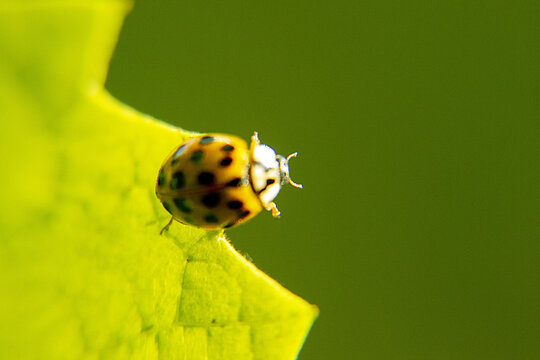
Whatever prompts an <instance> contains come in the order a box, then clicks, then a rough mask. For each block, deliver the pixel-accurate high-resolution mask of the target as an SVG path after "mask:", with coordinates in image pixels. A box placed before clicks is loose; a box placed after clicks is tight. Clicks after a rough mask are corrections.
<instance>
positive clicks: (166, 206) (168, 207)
mask: <svg viewBox="0 0 540 360" xmlns="http://www.w3.org/2000/svg"><path fill="white" fill-rule="evenodd" d="M161 204H163V207H164V208H165V210H167V211H168V212H169V213H170V214H172V213H173V212H172V211H171V210H172V208H171V204H169V203H168V202H166V201H162V202H161Z"/></svg>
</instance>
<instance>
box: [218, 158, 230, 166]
mask: <svg viewBox="0 0 540 360" xmlns="http://www.w3.org/2000/svg"><path fill="white" fill-rule="evenodd" d="M231 164H232V158H230V157H226V158H225V159H223V160H221V162H220V163H219V165H221V166H229V165H231Z"/></svg>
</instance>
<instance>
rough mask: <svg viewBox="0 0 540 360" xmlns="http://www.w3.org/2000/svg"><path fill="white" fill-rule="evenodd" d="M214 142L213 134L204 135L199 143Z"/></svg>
mask: <svg viewBox="0 0 540 360" xmlns="http://www.w3.org/2000/svg"><path fill="white" fill-rule="evenodd" d="M212 142H214V137H213V136H203V137H202V139H201V141H199V144H200V145H207V144H210V143H212Z"/></svg>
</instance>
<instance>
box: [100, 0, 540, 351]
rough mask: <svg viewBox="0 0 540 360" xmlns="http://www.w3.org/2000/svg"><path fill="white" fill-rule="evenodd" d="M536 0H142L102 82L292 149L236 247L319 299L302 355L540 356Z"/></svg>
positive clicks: (187, 121) (166, 112)
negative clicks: (268, 209)
mask: <svg viewBox="0 0 540 360" xmlns="http://www.w3.org/2000/svg"><path fill="white" fill-rule="evenodd" d="M539 14H540V2H538V1H532V0H531V1H514V2H507V1H452V2H434V1H353V0H351V1H346V0H338V1H313V0H311V1H253V2H249V1H205V2H193V1H161V2H156V1H147V0H146V1H145V0H139V1H136V3H135V8H134V10H133V12H132V13H131V15H130V16H129V17H128V18H127V21H126V24H125V26H124V28H123V31H122V34H121V37H120V42H119V44H118V48H117V50H116V53H115V55H114V58H113V60H112V65H111V70H110V74H109V79H108V83H107V88H108V89H109V90H110V91H111V93H112V94H113V95H115V96H116V97H118V98H119V99H121V100H122V101H124V102H126V103H127V104H130V105H131V106H133V107H135V108H137V109H139V110H141V111H143V112H146V113H148V114H151V115H153V116H155V117H158V118H160V119H163V120H166V121H168V122H170V123H172V124H175V125H179V126H181V127H183V128H185V129H188V130H194V131H200V132H206V131H208V132H225V133H232V134H237V135H240V136H243V137H244V138H245V139H248V138H249V136H250V135H251V132H252V131H253V130H257V131H259V132H260V136H261V139H262V140H263V142H265V143H267V144H270V145H271V146H273V147H274V148H276V149H277V150H278V151H279V152H280V153H282V154H288V153H290V152H293V151H299V153H300V156H299V158H298V159H295V160H293V162H292V163H291V169H292V177H293V179H294V180H295V181H297V182H301V183H303V184H304V185H305V189H304V190H303V191H298V190H295V189H286V190H284V191H283V192H282V193H281V194H280V196H279V197H278V199H277V204H278V206H279V208H280V209H281V210H282V212H283V217H282V219H281V220H279V221H276V220H273V219H272V218H271V216H270V215H269V214H262V215H260V216H258V217H257V218H256V219H254V220H253V221H251V222H250V223H248V224H246V225H244V226H242V227H239V228H237V229H233V230H231V231H229V232H228V233H229V234H230V237H231V238H232V241H233V243H234V244H235V246H236V247H237V248H238V249H239V250H240V251H241V252H244V253H247V254H249V256H251V257H252V258H253V261H254V262H255V264H256V265H257V266H258V267H260V268H261V269H263V270H264V271H265V272H267V273H268V274H269V275H270V276H272V277H274V278H275V279H277V280H278V281H280V282H281V283H282V284H283V285H284V286H286V287H287V288H289V289H290V290H292V291H293V292H295V293H297V294H299V295H301V296H302V297H304V298H305V299H307V300H308V301H310V302H312V303H315V304H317V305H318V306H319V307H320V310H321V315H320V318H319V320H318V321H317V322H316V324H315V326H314V328H313V330H312V332H311V334H310V336H309V337H308V340H307V342H306V344H305V346H304V349H303V351H302V353H301V355H300V359H304V360H308V359H313V360H315V359H538V358H539V357H540V341H539V339H540V290H539V288H540V241H539V240H540V211H539V210H540V208H539V204H540V191H539V188H540V186H539V185H540V179H539V173H540V172H539V171H538V170H539V164H538V162H539V160H540V156H539V155H540V151H539V148H540V147H539V145H538V139H539V137H540V125H539V121H540V111H539V110H540V108H539V105H538V102H539V100H540V96H539V95H540V91H539V90H540V49H539V39H540V15H539Z"/></svg>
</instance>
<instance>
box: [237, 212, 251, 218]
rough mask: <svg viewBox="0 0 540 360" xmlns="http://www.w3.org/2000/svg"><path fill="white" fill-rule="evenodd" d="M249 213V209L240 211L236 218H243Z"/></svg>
mask: <svg viewBox="0 0 540 360" xmlns="http://www.w3.org/2000/svg"><path fill="white" fill-rule="evenodd" d="M249 214H251V211H249V210H245V211H242V212H241V213H240V214H238V218H239V219H243V218H245V217H246V216H248V215H249Z"/></svg>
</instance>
